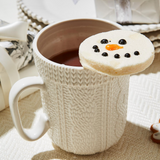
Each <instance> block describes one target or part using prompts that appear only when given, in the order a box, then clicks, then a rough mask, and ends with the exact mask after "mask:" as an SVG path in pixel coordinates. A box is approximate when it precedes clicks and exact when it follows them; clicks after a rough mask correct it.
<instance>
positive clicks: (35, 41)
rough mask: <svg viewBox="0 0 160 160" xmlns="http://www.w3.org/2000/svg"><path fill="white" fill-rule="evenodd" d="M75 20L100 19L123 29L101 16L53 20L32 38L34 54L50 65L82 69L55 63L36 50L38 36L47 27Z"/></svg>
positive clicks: (76, 67)
mask: <svg viewBox="0 0 160 160" xmlns="http://www.w3.org/2000/svg"><path fill="white" fill-rule="evenodd" d="M75 20H77V21H78V20H95V21H101V22H107V23H109V24H111V25H113V26H115V27H117V29H123V26H121V25H120V24H118V23H116V22H113V21H110V20H106V19H102V18H70V19H65V20H60V21H57V22H53V23H51V24H49V25H47V26H46V27H44V28H43V29H42V30H40V32H38V33H37V35H36V36H35V38H34V41H33V50H34V52H35V54H36V55H37V56H38V57H40V58H41V59H43V61H45V62H46V63H49V64H52V65H56V66H61V67H64V68H70V69H78V70H82V69H83V66H82V67H81V66H69V65H65V64H60V63H57V62H53V61H51V60H49V59H47V58H46V57H45V56H43V55H42V54H41V53H40V51H39V50H38V47H37V42H38V39H39V37H40V36H41V34H42V33H44V32H45V31H46V30H48V29H49V28H51V27H52V26H54V25H57V24H61V23H64V22H69V21H75Z"/></svg>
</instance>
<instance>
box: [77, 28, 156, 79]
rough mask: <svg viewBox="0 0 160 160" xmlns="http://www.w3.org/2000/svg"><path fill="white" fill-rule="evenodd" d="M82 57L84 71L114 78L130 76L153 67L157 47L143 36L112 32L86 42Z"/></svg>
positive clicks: (133, 33) (118, 31)
mask: <svg viewBox="0 0 160 160" xmlns="http://www.w3.org/2000/svg"><path fill="white" fill-rule="evenodd" d="M79 57H80V62H81V64H82V66H83V67H84V68H87V69H91V70H93V71H96V72H100V73H103V74H107V75H111V76H121V75H130V74H134V73H138V72H141V71H143V70H144V69H146V68H147V67H148V66H149V65H151V63H152V62H153V59H154V46H153V44H152V43H151V41H150V40H149V39H148V38H147V37H145V36H144V35H142V34H140V33H136V32H133V31H126V30H113V31H109V32H103V33H99V34H96V35H93V36H91V37H89V38H87V39H85V40H84V41H83V42H82V43H81V45H80V47H79Z"/></svg>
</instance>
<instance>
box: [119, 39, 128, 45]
mask: <svg viewBox="0 0 160 160" xmlns="http://www.w3.org/2000/svg"><path fill="white" fill-rule="evenodd" d="M118 43H119V44H122V45H125V44H127V42H126V40H125V39H120V40H119V42H118Z"/></svg>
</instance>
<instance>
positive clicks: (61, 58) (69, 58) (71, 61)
mask: <svg viewBox="0 0 160 160" xmlns="http://www.w3.org/2000/svg"><path fill="white" fill-rule="evenodd" d="M50 60H51V61H53V62H56V63H60V64H65V65H68V66H82V65H81V63H80V60H79V56H78V50H77V49H76V50H71V51H66V52H63V53H60V54H58V55H56V56H54V57H52V58H51V59H50Z"/></svg>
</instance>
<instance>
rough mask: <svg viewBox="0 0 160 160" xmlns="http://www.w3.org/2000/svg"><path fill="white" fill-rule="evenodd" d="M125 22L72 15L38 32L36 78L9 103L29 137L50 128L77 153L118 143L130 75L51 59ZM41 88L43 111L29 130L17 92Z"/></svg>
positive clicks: (19, 84)
mask: <svg viewBox="0 0 160 160" xmlns="http://www.w3.org/2000/svg"><path fill="white" fill-rule="evenodd" d="M115 29H121V26H120V25H118V24H116V23H113V22H110V21H106V20H101V19H87V18H86V19H72V20H65V21H61V22H57V23H54V24H51V25H49V26H47V27H45V28H44V29H42V30H41V31H40V32H39V33H38V35H37V36H36V38H35V40H34V43H33V49H34V52H35V54H34V57H35V65H36V67H37V70H38V72H39V76H38V77H27V78H24V79H21V80H19V81H18V82H16V83H15V85H14V86H13V87H12V89H11V91H10V96H9V103H10V110H11V114H12V118H13V122H14V124H15V126H16V128H17V130H18V132H19V134H20V135H21V136H22V137H23V138H24V139H26V140H30V141H32V140H36V139H38V138H40V137H41V136H42V135H43V134H45V133H46V131H47V130H48V134H49V137H50V138H51V139H52V141H53V143H54V144H55V145H57V146H59V147H60V148H62V149H63V150H66V151H68V152H73V153H75V154H83V155H85V154H94V153H96V152H101V151H104V150H106V149H108V148H109V147H111V146H112V145H114V144H116V143H117V142H118V140H119V139H120V138H121V136H122V134H123V132H124V128H125V124H126V112H127V99H128V85H129V75H127V76H119V77H110V76H107V75H102V74H99V73H96V72H93V71H90V70H86V69H84V68H83V67H74V66H67V65H63V64H58V63H55V62H52V61H50V60H49V59H50V57H52V56H54V55H56V54H58V53H61V52H63V51H65V50H73V49H77V48H78V47H79V45H80V43H81V42H82V41H83V40H84V39H85V38H87V37H89V36H91V35H93V34H96V33H100V32H104V31H105V32H106V31H109V30H115ZM30 87H38V88H40V90H41V100H42V108H43V113H41V114H40V115H39V116H40V118H39V120H38V121H37V122H36V124H35V125H34V126H33V128H31V129H25V128H23V126H22V123H21V120H20V115H19V112H18V107H17V103H18V97H19V95H20V93H21V92H22V91H23V90H25V89H26V88H30Z"/></svg>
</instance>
